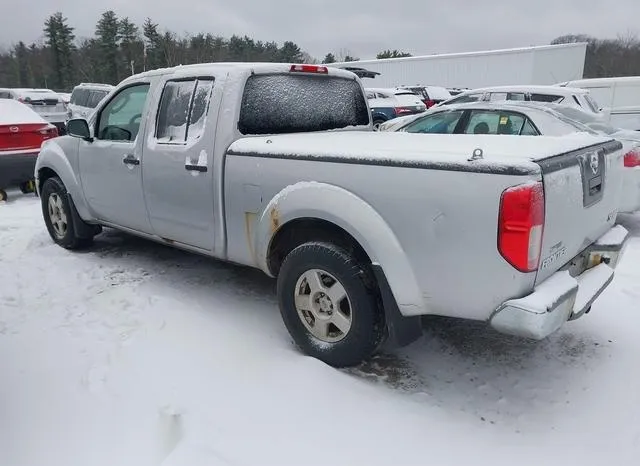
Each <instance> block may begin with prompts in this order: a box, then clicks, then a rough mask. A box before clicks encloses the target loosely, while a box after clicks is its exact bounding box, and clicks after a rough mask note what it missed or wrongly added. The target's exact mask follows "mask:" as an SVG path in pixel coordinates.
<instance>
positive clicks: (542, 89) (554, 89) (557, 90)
mask: <svg viewBox="0 0 640 466" xmlns="http://www.w3.org/2000/svg"><path fill="white" fill-rule="evenodd" d="M476 92H535V93H539V94H557V95H561V96H570V95H573V94H588V93H589V91H588V90H586V89H580V88H576V87H572V88H568V87H563V86H556V85H553V86H531V85H518V86H493V87H480V88H477V89H471V90H469V91H465V94H471V93H476Z"/></svg>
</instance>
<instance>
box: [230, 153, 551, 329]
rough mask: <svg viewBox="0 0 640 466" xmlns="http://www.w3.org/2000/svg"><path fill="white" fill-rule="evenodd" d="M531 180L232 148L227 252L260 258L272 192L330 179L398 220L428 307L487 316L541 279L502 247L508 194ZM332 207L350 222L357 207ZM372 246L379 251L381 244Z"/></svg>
mask: <svg viewBox="0 0 640 466" xmlns="http://www.w3.org/2000/svg"><path fill="white" fill-rule="evenodd" d="M532 179H539V178H537V176H536V175H521V176H514V175H508V174H487V173H470V172H461V171H445V170H430V169H418V168H408V167H388V166H381V165H356V164H346V163H339V162H335V163H334V162H326V161H323V162H318V161H312V160H299V159H277V158H261V157H254V156H240V155H229V156H227V159H226V166H225V185H224V198H225V207H226V212H225V222H226V227H227V234H228V236H227V238H228V244H227V252H228V259H230V260H231V261H234V262H238V263H242V264H247V265H252V266H259V260H258V259H257V258H256V257H255V256H254V253H255V251H253V248H252V246H251V244H252V234H253V233H252V232H253V231H255V229H256V222H257V221H258V219H259V218H260V217H261V216H262V214H263V213H264V210H265V208H266V206H267V204H268V203H269V201H270V200H271V199H272V198H273V197H274V196H276V195H277V194H278V193H279V192H281V191H282V190H283V189H284V188H286V187H287V186H290V185H293V184H296V183H298V182H301V181H316V182H320V183H327V184H331V185H334V186H338V187H341V188H343V189H345V190H348V191H350V192H351V193H353V194H354V195H355V196H358V197H359V198H360V199H362V200H364V201H365V202H366V203H368V204H369V205H370V206H372V208H373V209H374V210H375V211H376V212H377V213H378V214H379V215H380V216H381V217H382V218H383V219H384V221H385V222H386V223H387V225H388V226H389V227H390V228H391V230H392V231H393V233H394V234H395V236H396V237H397V239H398V241H399V243H400V245H401V248H402V250H403V251H404V255H405V257H406V258H407V259H408V261H409V263H410V266H411V270H412V272H413V276H414V277H415V280H416V281H417V282H418V283H417V285H418V287H419V289H420V290H421V299H422V302H421V303H419V307H420V308H421V309H422V312H421V313H429V314H438V315H446V316H454V317H464V318H467V319H477V320H486V319H488V318H489V316H490V314H491V313H492V311H493V310H494V309H495V308H496V307H497V306H498V305H499V304H501V303H502V302H504V301H505V300H507V299H510V298H514V297H520V296H523V295H525V294H527V293H528V292H529V291H530V290H531V289H532V287H533V284H534V280H535V273H532V274H522V273H520V272H517V271H516V270H515V269H513V268H512V267H511V266H510V265H508V264H507V263H506V261H505V260H504V259H503V258H502V257H501V256H500V254H499V253H498V250H497V221H498V209H499V203H500V195H501V193H502V191H503V190H504V189H505V188H507V187H509V186H512V185H516V184H520V183H524V182H527V181H530V180H532ZM252 211H253V213H252ZM333 215H339V216H341V218H342V219H344V224H349V219H350V217H353V216H354V215H358V212H348V211H342V212H334V213H333ZM367 233H371V232H363V234H367ZM367 252H369V255H370V256H371V257H372V259H374V260H375V256H376V251H367ZM407 279H411V278H409V277H407ZM396 298H397V296H396Z"/></svg>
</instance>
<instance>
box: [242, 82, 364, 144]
mask: <svg viewBox="0 0 640 466" xmlns="http://www.w3.org/2000/svg"><path fill="white" fill-rule="evenodd" d="M368 124H369V111H368V109H367V102H366V100H365V97H364V95H363V93H362V89H361V87H360V85H359V84H358V82H357V81H355V80H352V79H346V78H338V77H330V76H326V75H323V76H314V75H308V74H299V75H294V74H293V73H291V74H271V75H252V76H250V77H249V78H248V79H247V83H246V85H245V89H244V95H243V96H242V105H241V108H240V121H239V122H238V129H239V130H240V132H241V133H242V134H278V133H298V132H305V131H326V130H331V129H340V128H345V127H348V126H364V125H368Z"/></svg>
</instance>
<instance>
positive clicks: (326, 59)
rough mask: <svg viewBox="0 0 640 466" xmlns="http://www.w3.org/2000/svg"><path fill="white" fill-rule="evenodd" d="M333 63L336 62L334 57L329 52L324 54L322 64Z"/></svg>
mask: <svg viewBox="0 0 640 466" xmlns="http://www.w3.org/2000/svg"><path fill="white" fill-rule="evenodd" d="M335 62H336V57H335V56H334V55H333V54H332V53H331V52H329V53H328V54H326V55H325V56H324V59H323V60H322V63H327V64H328V63H335Z"/></svg>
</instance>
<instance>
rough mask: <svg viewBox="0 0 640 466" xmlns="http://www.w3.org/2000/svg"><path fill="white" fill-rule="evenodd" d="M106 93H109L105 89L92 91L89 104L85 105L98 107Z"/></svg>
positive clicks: (88, 100)
mask: <svg viewBox="0 0 640 466" xmlns="http://www.w3.org/2000/svg"><path fill="white" fill-rule="evenodd" d="M105 95H107V93H106V92H104V91H90V92H89V99H87V105H85V107H89V108H96V107H97V106H98V104H99V103H100V101H101V100H102V99H103V98H104V96H105Z"/></svg>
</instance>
